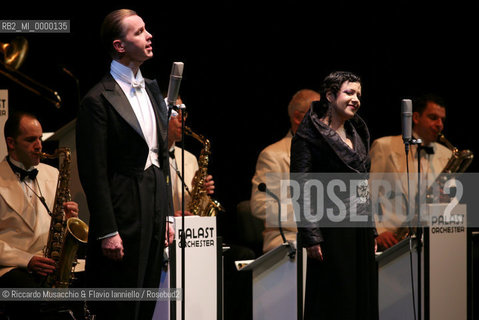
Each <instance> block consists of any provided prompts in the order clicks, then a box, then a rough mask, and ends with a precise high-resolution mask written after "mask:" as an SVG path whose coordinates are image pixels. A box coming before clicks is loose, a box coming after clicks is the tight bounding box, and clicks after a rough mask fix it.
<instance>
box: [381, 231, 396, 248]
mask: <svg viewBox="0 0 479 320" xmlns="http://www.w3.org/2000/svg"><path fill="white" fill-rule="evenodd" d="M376 241H377V245H378V249H379V250H380V251H383V250H386V249H387V248H391V247H392V246H393V245H395V244H396V243H398V242H399V240H398V239H397V238H396V237H395V236H394V234H393V233H392V232H391V231H385V232H383V233H381V234H380V235H379V236H377V238H376Z"/></svg>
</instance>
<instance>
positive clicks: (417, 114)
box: [412, 112, 421, 125]
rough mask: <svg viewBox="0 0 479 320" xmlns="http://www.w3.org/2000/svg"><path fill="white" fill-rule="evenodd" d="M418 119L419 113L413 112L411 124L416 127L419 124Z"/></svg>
mask: <svg viewBox="0 0 479 320" xmlns="http://www.w3.org/2000/svg"><path fill="white" fill-rule="evenodd" d="M420 117H421V115H420V114H419V112H413V113H412V123H413V124H414V125H416V124H417V123H418V122H419V118H420Z"/></svg>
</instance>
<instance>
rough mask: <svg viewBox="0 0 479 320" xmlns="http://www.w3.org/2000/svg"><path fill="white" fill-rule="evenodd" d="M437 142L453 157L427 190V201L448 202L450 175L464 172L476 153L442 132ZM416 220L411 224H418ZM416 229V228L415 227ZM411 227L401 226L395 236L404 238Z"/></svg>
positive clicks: (408, 233)
mask: <svg viewBox="0 0 479 320" xmlns="http://www.w3.org/2000/svg"><path fill="white" fill-rule="evenodd" d="M437 142H438V143H441V144H443V145H445V146H446V147H447V148H449V149H450V150H451V152H452V155H451V158H449V161H448V162H447V164H446V166H445V167H444V169H442V172H441V174H439V175H438V176H437V178H436V180H435V181H434V183H433V184H431V186H430V187H429V188H428V189H427V190H426V203H448V202H450V200H451V199H450V198H451V197H450V195H447V194H445V193H444V186H445V184H446V182H447V181H448V180H449V177H450V176H451V175H453V174H455V173H463V172H465V171H466V170H467V168H468V167H469V165H470V164H471V162H472V160H473V158H474V154H473V153H472V152H471V151H470V150H462V151H459V149H458V148H456V147H455V146H453V145H452V143H451V142H449V140H447V139H446V137H444V134H442V133H440V134H439V135H438V136H437ZM416 224H417V221H416V220H414V221H413V222H412V223H411V225H416ZM413 229H414V228H413ZM411 231H413V230H411V228H410V227H399V228H398V229H397V231H396V232H395V236H396V238H397V239H399V240H403V239H405V238H406V237H408V236H409V235H410V233H411Z"/></svg>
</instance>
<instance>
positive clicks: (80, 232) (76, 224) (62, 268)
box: [40, 148, 88, 288]
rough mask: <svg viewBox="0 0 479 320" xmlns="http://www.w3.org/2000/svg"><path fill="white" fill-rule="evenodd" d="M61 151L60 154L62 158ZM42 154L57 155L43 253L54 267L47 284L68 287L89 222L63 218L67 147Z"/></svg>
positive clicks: (67, 188) (68, 197)
mask: <svg viewBox="0 0 479 320" xmlns="http://www.w3.org/2000/svg"><path fill="white" fill-rule="evenodd" d="M60 155H63V160H62V159H61V157H60ZM40 156H41V157H42V158H48V159H55V158H60V166H59V174H58V184H57V190H56V194H55V202H54V207H53V211H52V217H51V218H52V219H51V223H50V232H49V234H48V242H47V245H46V247H45V249H44V252H43V253H44V256H45V257H47V258H50V259H53V260H54V261H55V271H54V272H53V273H52V274H50V275H48V277H47V279H46V285H47V286H48V287H52V288H68V286H69V285H70V281H71V279H72V271H73V268H74V266H75V265H76V253H77V250H78V247H79V245H80V244H82V243H87V239H88V226H87V225H86V223H85V222H83V221H82V220H80V219H78V218H70V219H68V220H67V221H65V212H64V209H63V203H64V202H67V201H70V200H71V195H70V185H69V182H70V167H71V152H70V149H69V148H58V149H57V150H55V153H54V154H53V155H49V154H46V153H40Z"/></svg>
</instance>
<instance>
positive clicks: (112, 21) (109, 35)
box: [100, 9, 137, 58]
mask: <svg viewBox="0 0 479 320" xmlns="http://www.w3.org/2000/svg"><path fill="white" fill-rule="evenodd" d="M136 15H137V13H136V12H135V11H133V10H130V9H119V10H115V11H112V12H110V13H109V14H108V15H107V16H106V17H105V19H103V23H102V25H101V30H100V37H101V41H102V43H103V46H104V47H105V49H106V50H107V51H108V53H109V54H110V56H111V57H112V58H115V57H117V52H116V50H115V48H114V47H113V41H114V40H117V39H122V38H124V37H125V32H126V30H125V28H124V26H123V23H122V21H123V19H125V18H127V17H130V16H136Z"/></svg>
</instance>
